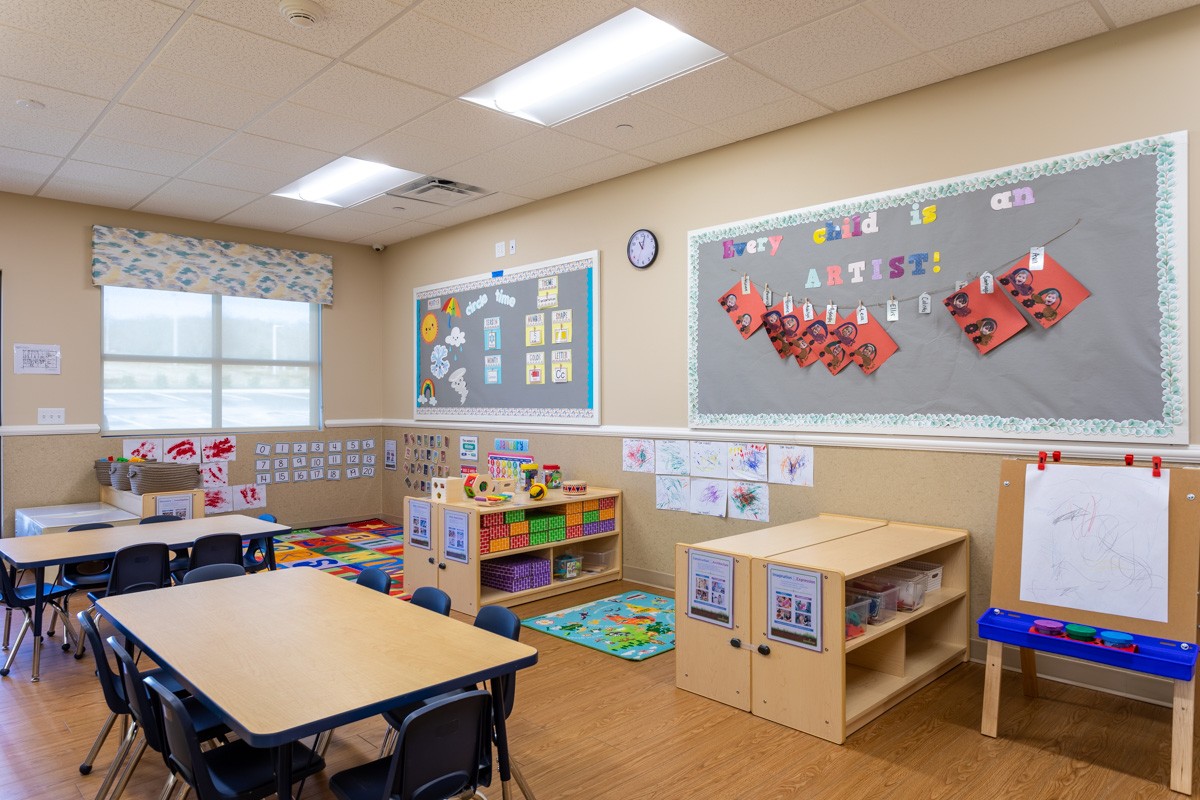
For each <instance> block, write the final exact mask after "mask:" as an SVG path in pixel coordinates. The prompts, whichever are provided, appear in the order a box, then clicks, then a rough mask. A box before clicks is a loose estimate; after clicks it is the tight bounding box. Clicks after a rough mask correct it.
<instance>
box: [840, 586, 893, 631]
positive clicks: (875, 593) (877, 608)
mask: <svg viewBox="0 0 1200 800" xmlns="http://www.w3.org/2000/svg"><path fill="white" fill-rule="evenodd" d="M846 589H847V591H848V592H853V593H854V594H856V595H858V596H859V598H858V599H860V600H862V599H869V600H870V601H871V610H870V614H869V619H868V622H870V623H871V624H872V625H878V624H880V623H882V622H887V621H888V620H889V619H891V618H892V617H894V616H896V607H897V606H896V602H897V595H899V594H900V592H899V590H898V589H897V588H896V587H895V586H893V585H892V584H890V583H881V582H879V581H872V580H868V579H866V578H858V579H856V580H852V581H850V582H849V583H847V584H846ZM856 602H857V601H856Z"/></svg>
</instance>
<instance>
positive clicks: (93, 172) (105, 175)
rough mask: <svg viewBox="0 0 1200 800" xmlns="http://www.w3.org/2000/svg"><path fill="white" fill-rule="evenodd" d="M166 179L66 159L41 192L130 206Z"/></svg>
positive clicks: (121, 206) (52, 195) (110, 204)
mask: <svg viewBox="0 0 1200 800" xmlns="http://www.w3.org/2000/svg"><path fill="white" fill-rule="evenodd" d="M165 182H166V178H164V177H163V176H161V175H151V174H149V173H146V172H135V171H134V170H128V169H118V168H116V167H107V166H104V165H102V164H87V163H84V162H82V161H66V162H64V163H63V165H62V166H61V167H59V170H58V172H57V173H55V175H54V177H53V178H51V179H50V182H49V183H47V184H46V187H45V188H44V189H42V191H41V192H39V193H38V194H39V196H41V197H52V198H56V199H59V200H73V201H75V202H81V203H95V204H98V205H105V206H112V207H114V208H130V207H131V206H133V205H134V204H135V203H137V202H139V201H141V200H142V198H144V197H146V196H147V195H149V194H151V193H152V192H154V191H155V190H156V189H157V188H158V187H159V186H161V185H162V184H163V183H165Z"/></svg>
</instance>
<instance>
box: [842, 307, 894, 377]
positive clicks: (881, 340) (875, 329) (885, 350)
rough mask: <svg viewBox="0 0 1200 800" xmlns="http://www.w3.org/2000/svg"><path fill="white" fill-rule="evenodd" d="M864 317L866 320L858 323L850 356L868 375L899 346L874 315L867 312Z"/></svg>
mask: <svg viewBox="0 0 1200 800" xmlns="http://www.w3.org/2000/svg"><path fill="white" fill-rule="evenodd" d="M866 319H867V321H866V322H864V323H862V324H860V325H858V335H857V337H856V338H855V340H854V347H853V348H852V349H851V350H850V358H852V359H854V363H855V364H858V366H859V367H861V368H862V371H863V374H865V375H870V374H871V373H872V372H874V371H875V370H877V369H879V365H880V364H882V363H883V362H885V361H887V360H888V359H889V358H891V357H892V355H893V354H895V352H896V351H897V350H899V349H900V348H899V347H898V346H897V345H896V340H895V339H893V338H892V337H891V336H889V335H888V332H887V331H886V330H884V329H883V326H882V325H880V324H879V320H878V319H876V318H875V316H873V315H872V314H871V313H870V312H867V314H866Z"/></svg>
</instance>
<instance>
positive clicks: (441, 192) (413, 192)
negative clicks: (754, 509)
mask: <svg viewBox="0 0 1200 800" xmlns="http://www.w3.org/2000/svg"><path fill="white" fill-rule="evenodd" d="M489 194H492V192H489V191H488V190H487V189H480V188H479V187H478V186H471V185H470V184H468V183H459V182H458V181H451V180H446V179H445V178H434V177H430V176H426V177H424V178H417V179H416V180H415V181H409V182H408V183H406V184H404V185H403V186H397V187H396V188H395V189H392V190H391V191H389V192H388V195H389V196H391V197H403V198H405V199H408V200H421V201H422V202H425V203H436V204H437V205H439V206H460V205H462V204H463V203H466V202H468V201H470V200H478V199H479V198H480V197H487V196H488V195H489Z"/></svg>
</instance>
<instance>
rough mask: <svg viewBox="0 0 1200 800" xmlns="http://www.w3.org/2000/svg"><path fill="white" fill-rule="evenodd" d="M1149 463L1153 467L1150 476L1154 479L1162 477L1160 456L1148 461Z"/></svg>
mask: <svg viewBox="0 0 1200 800" xmlns="http://www.w3.org/2000/svg"><path fill="white" fill-rule="evenodd" d="M1150 463H1151V464H1153V465H1154V472H1152V473H1151V474H1152V475H1154V477H1156V478H1161V477H1162V456H1155V457H1154V458H1152V459H1150Z"/></svg>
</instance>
